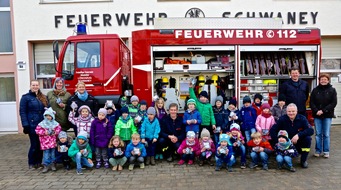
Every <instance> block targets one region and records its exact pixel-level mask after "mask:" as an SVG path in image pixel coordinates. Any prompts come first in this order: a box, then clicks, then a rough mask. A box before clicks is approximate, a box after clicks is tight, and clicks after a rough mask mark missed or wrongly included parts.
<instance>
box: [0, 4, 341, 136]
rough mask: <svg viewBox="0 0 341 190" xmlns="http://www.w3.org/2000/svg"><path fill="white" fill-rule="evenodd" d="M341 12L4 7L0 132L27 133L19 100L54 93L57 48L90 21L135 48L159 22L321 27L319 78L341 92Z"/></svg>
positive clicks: (340, 116)
mask: <svg viewBox="0 0 341 190" xmlns="http://www.w3.org/2000/svg"><path fill="white" fill-rule="evenodd" d="M340 7H341V1H322V0H301V1H291V0H263V1H254V0H240V1H233V0H201V1H194V0H186V1H182V0H138V1H136V0H115V1H114V0H2V1H0V25H1V27H0V132H21V131H22V127H21V122H20V116H19V102H20V98H21V96H22V95H23V94H25V93H27V92H28V90H29V88H30V80H32V79H38V80H39V81H40V85H41V86H40V88H41V90H42V91H43V93H45V94H46V93H47V92H48V91H50V90H51V88H52V85H53V84H52V78H53V77H54V75H55V72H56V71H55V68H54V57H53V51H52V42H53V41H54V40H59V42H60V46H59V47H61V45H62V42H63V40H65V39H66V38H67V37H68V36H71V35H74V30H75V26H76V24H77V23H79V22H86V23H87V25H88V33H91V34H110V33H113V34H118V35H119V36H120V37H121V38H122V39H123V40H124V41H125V42H126V44H127V45H128V47H130V48H131V47H132V44H131V41H132V40H131V37H132V31H136V30H142V29H153V28H154V18H175V17H177V18H187V17H188V18H192V17H195V18H253V17H255V18H269V17H272V18H275V17H276V18H281V19H282V24H283V26H282V28H284V29H306V28H319V29H320V30H321V36H322V45H321V47H322V54H321V55H319V56H321V58H322V60H321V67H320V72H321V73H328V74H330V75H331V76H332V78H331V81H330V82H331V84H332V85H333V87H334V88H336V90H337V91H338V92H341V20H340V19H339V18H340V17H341V12H340V10H339V8H340ZM188 24H189V25H190V24H193V25H195V23H188ZM214 27H215V26H212V28H214ZM179 35H185V34H179ZM203 35H204V34H203ZM132 56H134V55H132ZM288 78H289V77H288ZM311 90H312V89H311ZM340 97H341V94H340V93H339V95H338V102H339V103H340V102H341V98H340ZM335 115H336V118H334V119H333V124H341V106H338V107H336V111H335Z"/></svg>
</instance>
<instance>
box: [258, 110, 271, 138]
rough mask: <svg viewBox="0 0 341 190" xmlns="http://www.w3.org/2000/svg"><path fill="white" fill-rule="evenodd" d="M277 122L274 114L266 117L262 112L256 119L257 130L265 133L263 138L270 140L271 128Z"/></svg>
mask: <svg viewBox="0 0 341 190" xmlns="http://www.w3.org/2000/svg"><path fill="white" fill-rule="evenodd" d="M275 123H276V122H275V118H274V117H273V116H270V117H268V118H266V117H264V116H263V115H262V114H261V115H259V116H258V117H257V119H256V130H257V131H258V132H260V133H261V134H262V135H263V138H265V139H267V140H270V139H271V136H270V129H271V127H272V126H273V125H274V124H275Z"/></svg>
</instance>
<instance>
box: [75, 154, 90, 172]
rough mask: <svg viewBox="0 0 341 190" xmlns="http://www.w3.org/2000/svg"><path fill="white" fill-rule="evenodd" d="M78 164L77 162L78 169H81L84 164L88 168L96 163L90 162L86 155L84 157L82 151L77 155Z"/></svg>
mask: <svg viewBox="0 0 341 190" xmlns="http://www.w3.org/2000/svg"><path fill="white" fill-rule="evenodd" d="M75 160H76V164H77V170H81V169H82V166H86V167H88V168H92V167H93V166H94V164H92V163H89V161H88V159H87V158H85V157H82V153H80V152H78V153H77V154H76V156H75Z"/></svg>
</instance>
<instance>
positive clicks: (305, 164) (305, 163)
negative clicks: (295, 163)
mask: <svg viewBox="0 0 341 190" xmlns="http://www.w3.org/2000/svg"><path fill="white" fill-rule="evenodd" d="M308 165H309V164H308V162H307V161H305V162H303V163H301V166H302V168H308Z"/></svg>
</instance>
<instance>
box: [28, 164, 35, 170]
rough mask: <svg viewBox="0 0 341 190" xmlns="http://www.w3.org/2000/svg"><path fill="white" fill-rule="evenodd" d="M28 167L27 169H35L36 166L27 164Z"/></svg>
mask: <svg viewBox="0 0 341 190" xmlns="http://www.w3.org/2000/svg"><path fill="white" fill-rule="evenodd" d="M28 169H29V170H35V169H36V168H35V167H34V165H29V166H28Z"/></svg>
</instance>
